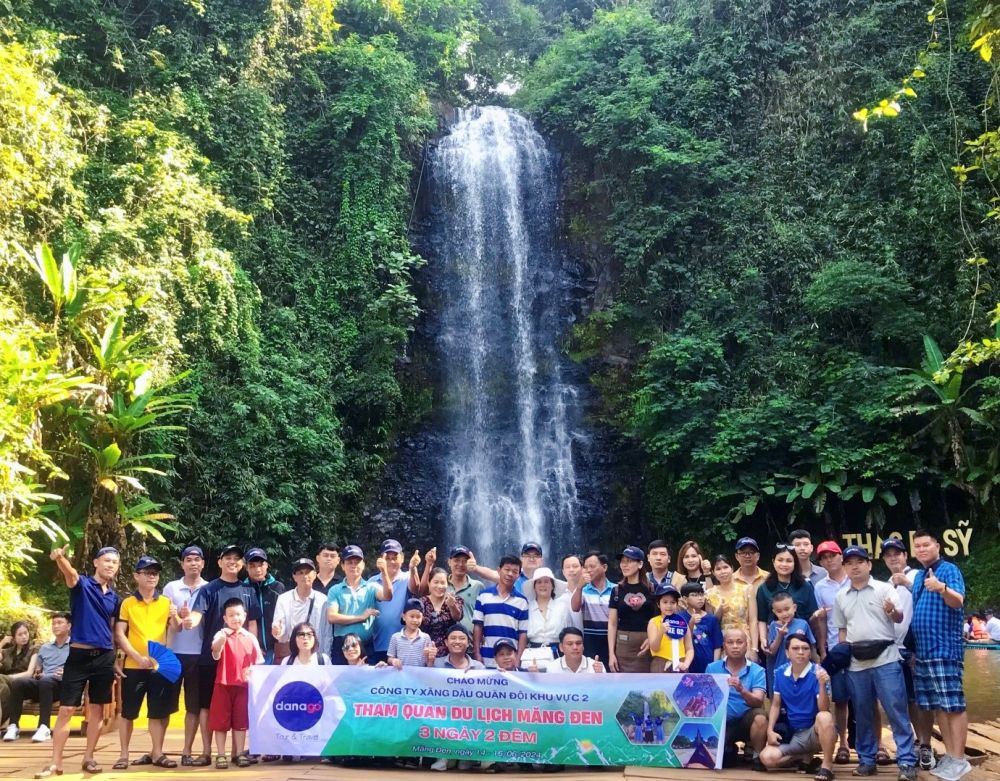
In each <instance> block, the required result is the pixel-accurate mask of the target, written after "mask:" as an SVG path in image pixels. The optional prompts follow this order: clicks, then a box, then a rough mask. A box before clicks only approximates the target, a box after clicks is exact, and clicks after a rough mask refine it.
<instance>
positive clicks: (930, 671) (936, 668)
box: [913, 659, 965, 713]
mask: <svg viewBox="0 0 1000 781" xmlns="http://www.w3.org/2000/svg"><path fill="white" fill-rule="evenodd" d="M962 668H963V664H962V662H959V661H955V660H953V659H917V669H916V670H914V672H913V689H914V693H915V694H916V699H917V707H918V708H920V710H940V711H944V712H945V713H962V712H964V711H965V692H964V691H963V690H962Z"/></svg>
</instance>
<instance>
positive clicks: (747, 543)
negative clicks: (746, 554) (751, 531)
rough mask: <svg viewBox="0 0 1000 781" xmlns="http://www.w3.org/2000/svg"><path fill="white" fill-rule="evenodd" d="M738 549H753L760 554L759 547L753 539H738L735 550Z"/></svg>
mask: <svg viewBox="0 0 1000 781" xmlns="http://www.w3.org/2000/svg"><path fill="white" fill-rule="evenodd" d="M740 548H753V549H754V550H755V551H757V552H758V553H760V545H758V544H757V540H755V539H754V538H753V537H740V538H739V539H738V540H737V541H736V550H739V549H740Z"/></svg>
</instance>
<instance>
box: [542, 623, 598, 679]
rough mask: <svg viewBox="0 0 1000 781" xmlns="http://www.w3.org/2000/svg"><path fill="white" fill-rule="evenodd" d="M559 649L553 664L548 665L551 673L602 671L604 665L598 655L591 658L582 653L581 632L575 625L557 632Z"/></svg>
mask: <svg viewBox="0 0 1000 781" xmlns="http://www.w3.org/2000/svg"><path fill="white" fill-rule="evenodd" d="M559 651H560V652H561V653H562V656H560V657H559V658H558V659H556V662H555V664H550V665H549V666H548V668H547V669H548V671H549V672H553V673H586V674H591V673H603V672H604V665H603V664H601V660H600V657H595V658H593V659H591V658H590V657H589V656H584V655H583V632H582V631H581V630H579V629H577V628H576V627H575V626H568V627H566V628H565V629H563V630H562V632H560V633H559Z"/></svg>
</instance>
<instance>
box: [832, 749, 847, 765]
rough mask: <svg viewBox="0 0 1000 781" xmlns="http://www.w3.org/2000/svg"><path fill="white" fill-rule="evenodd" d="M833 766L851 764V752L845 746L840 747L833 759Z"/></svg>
mask: <svg viewBox="0 0 1000 781" xmlns="http://www.w3.org/2000/svg"><path fill="white" fill-rule="evenodd" d="M833 761H834V764H837V765H849V764H850V762H851V750H850V749H849V748H847V746H841V747H840V748H838V749H837V753H836V754H835V755H834V757H833Z"/></svg>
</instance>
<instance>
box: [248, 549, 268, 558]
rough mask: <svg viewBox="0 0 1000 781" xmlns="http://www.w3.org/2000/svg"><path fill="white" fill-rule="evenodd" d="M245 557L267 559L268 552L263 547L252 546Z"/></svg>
mask: <svg viewBox="0 0 1000 781" xmlns="http://www.w3.org/2000/svg"><path fill="white" fill-rule="evenodd" d="M244 558H245V559H246V560H247V561H267V553H266V552H265V551H264V549H263V548H251V549H250V550H248V551H247V554H246V556H245V557H244Z"/></svg>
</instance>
